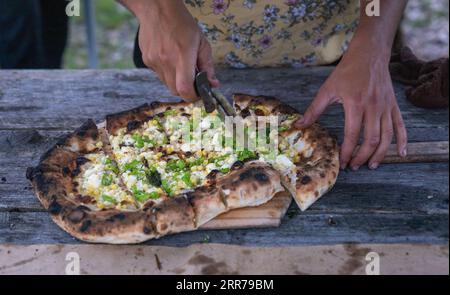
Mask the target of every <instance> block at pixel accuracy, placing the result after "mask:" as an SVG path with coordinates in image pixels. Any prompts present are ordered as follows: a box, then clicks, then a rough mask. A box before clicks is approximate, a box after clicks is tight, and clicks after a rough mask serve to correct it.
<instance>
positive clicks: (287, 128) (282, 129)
mask: <svg viewBox="0 0 450 295" xmlns="http://www.w3.org/2000/svg"><path fill="white" fill-rule="evenodd" d="M288 130H289V127H288V126H280V127H278V132H285V131H288Z"/></svg>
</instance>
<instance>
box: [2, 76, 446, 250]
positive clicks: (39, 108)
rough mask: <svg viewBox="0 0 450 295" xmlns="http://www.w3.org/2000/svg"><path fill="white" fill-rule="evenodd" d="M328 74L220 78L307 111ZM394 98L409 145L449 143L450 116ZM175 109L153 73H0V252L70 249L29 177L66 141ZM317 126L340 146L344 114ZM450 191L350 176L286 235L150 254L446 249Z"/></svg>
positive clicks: (290, 220)
mask: <svg viewBox="0 0 450 295" xmlns="http://www.w3.org/2000/svg"><path fill="white" fill-rule="evenodd" d="M331 70H332V68H312V69H304V70H301V71H299V70H292V69H265V70H263V71H261V70H243V71H234V70H223V71H221V72H220V73H219V77H220V78H221V81H222V84H223V85H224V86H223V87H222V90H223V91H224V92H225V94H227V95H231V93H233V92H248V93H251V94H261V93H263V94H265V95H273V96H277V97H279V98H280V99H282V100H283V101H285V102H287V103H289V104H291V105H292V106H294V107H296V108H297V109H299V110H300V111H302V110H304V109H305V108H306V107H307V106H308V104H309V102H310V101H311V99H312V98H313V97H314V95H315V93H316V92H317V90H318V89H319V87H320V85H321V84H322V83H323V81H324V80H325V79H326V77H327V76H328V75H329V73H330V71H331ZM395 91H396V93H397V95H398V97H399V105H400V107H401V109H402V113H403V116H404V120H405V124H406V126H407V128H408V136H409V139H410V141H411V142H422V141H448V131H449V127H448V114H449V113H448V110H424V109H420V108H416V107H413V106H412V105H411V104H410V103H409V102H407V101H406V99H405V98H404V95H403V89H402V87H401V86H399V85H396V86H395ZM172 99H174V98H173V97H172V96H171V95H170V94H169V92H168V91H167V89H165V87H163V86H162V85H161V83H159V81H157V79H156V78H155V76H154V75H153V74H151V73H149V72H148V71H139V70H130V71H120V72H118V71H73V72H71V71H1V72H0V243H1V242H12V243H24V244H29V243H46V242H48V243H58V242H73V241H74V240H73V239H72V238H71V237H70V236H69V235H67V234H65V233H64V232H62V231H61V230H60V229H59V228H57V227H56V225H54V224H53V223H52V222H51V220H50V218H49V216H48V214H47V213H46V212H43V211H42V208H41V206H40V204H39V203H38V201H37V199H36V198H35V196H34V195H33V193H32V191H31V188H30V185H29V183H28V181H27V180H26V179H25V171H26V168H27V167H28V166H33V165H36V163H37V161H38V158H39V157H40V155H41V154H42V153H43V152H44V151H45V150H46V149H48V148H49V147H50V146H51V145H52V144H54V142H55V141H56V139H57V137H58V136H60V135H61V134H63V133H64V131H71V130H73V129H74V128H76V127H78V126H79V125H80V124H81V123H82V122H83V121H85V120H86V119H88V118H93V119H95V120H97V121H102V120H103V118H104V115H105V114H107V113H111V112H117V111H122V110H124V109H128V108H131V107H135V106H137V105H139V104H141V103H144V102H150V101H153V100H172ZM99 106H101V107H99ZM320 123H321V124H322V125H323V126H325V127H326V128H328V129H329V130H330V131H331V132H332V133H333V134H335V135H337V136H338V139H339V141H342V135H343V113H342V109H341V107H340V106H332V107H330V108H329V109H328V110H327V112H326V113H325V114H324V116H322V117H321V119H320ZM3 179H4V180H3ZM448 189H449V186H448V162H447V163H423V164H389V165H382V166H381V167H380V168H379V169H378V170H377V171H369V170H367V169H366V168H363V169H361V170H360V171H358V172H350V171H345V172H342V173H341V174H340V176H339V179H338V184H337V185H336V187H335V188H334V189H333V190H332V191H331V192H330V193H329V194H327V195H326V196H325V197H324V198H322V199H321V200H319V201H318V202H317V203H316V204H314V206H312V207H311V209H309V210H308V211H307V212H304V213H300V212H299V210H298V209H297V207H296V206H295V204H294V205H292V206H291V208H290V209H289V212H288V214H287V217H286V218H285V219H284V220H283V221H282V223H281V227H280V228H279V229H263V230H262V229H251V230H233V231H231V230H222V231H198V232H192V233H184V234H180V235H176V236H172V237H167V238H164V239H162V240H159V241H151V242H150V244H158V243H159V244H162V245H177V246H179V245H188V244H191V243H193V242H202V241H203V240H205V237H209V238H207V240H210V241H212V242H221V243H233V244H245V245H247V244H248V245H303V244H327V243H338V242H364V241H365V242H389V243H390V242H427V243H445V241H447V242H448Z"/></svg>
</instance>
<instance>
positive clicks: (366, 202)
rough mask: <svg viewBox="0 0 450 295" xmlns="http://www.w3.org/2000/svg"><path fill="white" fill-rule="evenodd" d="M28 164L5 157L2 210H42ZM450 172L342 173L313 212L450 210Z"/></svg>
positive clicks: (394, 168)
mask: <svg viewBox="0 0 450 295" xmlns="http://www.w3.org/2000/svg"><path fill="white" fill-rule="evenodd" d="M0 155H1V153H0ZM7 161H9V162H7ZM27 166H28V165H27V164H26V163H23V162H19V163H16V162H15V161H13V160H11V159H10V158H6V157H0V196H1V202H0V211H36V210H38V211H39V210H42V207H41V206H40V204H39V202H38V201H37V199H36V197H35V196H34V194H33V192H32V190H31V187H30V184H29V182H28V180H27V179H25V171H26V167H27ZM448 173H449V172H448V163H426V164H425V163H424V164H386V165H382V166H381V167H380V168H379V169H378V170H376V171H370V170H368V169H367V168H362V169H361V170H360V171H357V172H353V171H342V172H341V173H340V175H339V178H338V181H337V185H336V186H335V187H334V189H333V190H332V191H331V192H329V193H328V194H326V195H325V196H324V197H323V198H322V199H320V200H319V201H318V202H317V203H316V204H314V205H313V207H311V209H309V210H317V212H323V213H326V214H328V213H333V212H334V213H346V212H350V213H351V212H358V213H363V212H365V211H373V212H381V213H382V212H384V211H386V212H427V213H430V214H431V213H433V212H440V213H442V210H443V211H448V189H449V186H448ZM2 178H4V180H5V181H2V180H1V179H2Z"/></svg>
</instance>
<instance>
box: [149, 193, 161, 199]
mask: <svg viewBox="0 0 450 295" xmlns="http://www.w3.org/2000/svg"><path fill="white" fill-rule="evenodd" d="M150 198H151V199H158V198H159V193H158V192H151V193H150Z"/></svg>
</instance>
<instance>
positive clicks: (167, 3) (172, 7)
mask: <svg viewBox="0 0 450 295" xmlns="http://www.w3.org/2000/svg"><path fill="white" fill-rule="evenodd" d="M117 1H118V2H119V3H120V4H122V5H123V6H124V7H126V8H127V9H128V10H129V11H131V12H132V13H133V14H134V15H135V16H136V17H137V18H138V20H139V21H141V19H142V18H144V17H148V16H149V14H148V12H153V13H155V14H165V15H170V13H171V12H174V11H176V10H179V9H186V7H185V6H184V3H183V0H117Z"/></svg>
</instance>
